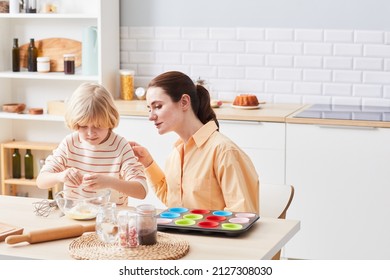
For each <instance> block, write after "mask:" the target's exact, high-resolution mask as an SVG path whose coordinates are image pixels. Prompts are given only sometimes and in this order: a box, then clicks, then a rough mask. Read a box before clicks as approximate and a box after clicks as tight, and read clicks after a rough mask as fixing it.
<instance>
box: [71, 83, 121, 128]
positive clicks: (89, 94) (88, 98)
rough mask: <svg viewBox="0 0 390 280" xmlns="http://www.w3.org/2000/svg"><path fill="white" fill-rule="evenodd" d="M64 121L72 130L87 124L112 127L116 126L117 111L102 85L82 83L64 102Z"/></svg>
mask: <svg viewBox="0 0 390 280" xmlns="http://www.w3.org/2000/svg"><path fill="white" fill-rule="evenodd" d="M65 123H66V125H67V126H68V127H69V128H70V129H72V130H78V129H79V127H80V126H86V125H89V124H92V125H93V126H95V127H98V128H109V129H113V128H115V127H117V126H118V123H119V113H118V110H117V108H116V106H115V104H114V99H113V97H112V95H111V93H109V92H108V91H107V90H106V89H105V88H104V87H103V86H102V85H99V84H96V83H83V84H81V85H80V86H79V87H78V88H77V89H76V90H75V91H74V92H73V94H72V96H71V97H70V99H69V101H68V102H67V104H66V111H65Z"/></svg>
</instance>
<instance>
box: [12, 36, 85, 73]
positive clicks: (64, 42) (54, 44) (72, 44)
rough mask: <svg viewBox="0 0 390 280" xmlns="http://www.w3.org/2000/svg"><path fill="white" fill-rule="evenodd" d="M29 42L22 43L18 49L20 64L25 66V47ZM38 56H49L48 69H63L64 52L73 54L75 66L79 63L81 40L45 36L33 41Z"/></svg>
mask: <svg viewBox="0 0 390 280" xmlns="http://www.w3.org/2000/svg"><path fill="white" fill-rule="evenodd" d="M28 46H29V44H24V45H21V46H20V47H19V49H20V66H21V67H24V68H27V49H28ZM35 47H36V48H37V49H38V57H39V56H47V57H49V58H50V71H51V72H62V71H64V54H74V55H75V67H79V66H80V65H81V42H80V41H76V40H72V39H67V38H47V39H42V40H37V41H35Z"/></svg>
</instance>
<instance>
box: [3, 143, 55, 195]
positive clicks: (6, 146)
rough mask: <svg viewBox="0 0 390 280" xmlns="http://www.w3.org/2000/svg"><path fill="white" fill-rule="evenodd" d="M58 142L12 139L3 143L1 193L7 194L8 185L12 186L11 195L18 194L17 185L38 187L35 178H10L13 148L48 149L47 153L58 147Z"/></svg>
mask: <svg viewBox="0 0 390 280" xmlns="http://www.w3.org/2000/svg"><path fill="white" fill-rule="evenodd" d="M57 146H58V143H47V142H30V141H10V142H5V143H1V145H0V147H1V157H0V166H1V194H3V195H6V194H7V190H6V187H7V186H11V195H15V194H16V186H31V187H36V186H37V184H36V180H35V179H26V178H20V179H15V178H10V174H11V173H10V170H9V166H10V163H9V161H10V159H11V156H10V155H11V151H9V150H12V149H20V150H26V149H31V150H33V151H34V150H35V151H46V152H47V153H51V151H53V150H54V149H56V148H57Z"/></svg>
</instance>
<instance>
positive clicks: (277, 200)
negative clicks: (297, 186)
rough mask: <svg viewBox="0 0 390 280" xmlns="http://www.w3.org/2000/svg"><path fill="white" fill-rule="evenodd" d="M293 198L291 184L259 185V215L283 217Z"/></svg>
mask: <svg viewBox="0 0 390 280" xmlns="http://www.w3.org/2000/svg"><path fill="white" fill-rule="evenodd" d="M293 198H294V187H293V186H291V185H271V184H262V185H260V217H270V218H278V219H285V218H286V213H287V210H288V208H289V207H290V204H291V202H292V200H293Z"/></svg>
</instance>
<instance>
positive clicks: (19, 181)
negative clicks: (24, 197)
mask: <svg viewBox="0 0 390 280" xmlns="http://www.w3.org/2000/svg"><path fill="white" fill-rule="evenodd" d="M4 183H5V184H8V185H22V186H36V185H37V184H36V180H35V179H25V178H20V179H15V178H10V179H5V180H4Z"/></svg>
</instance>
